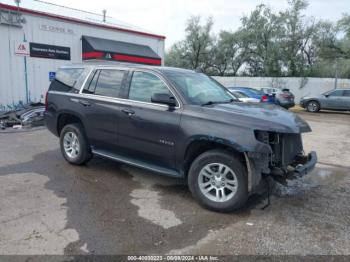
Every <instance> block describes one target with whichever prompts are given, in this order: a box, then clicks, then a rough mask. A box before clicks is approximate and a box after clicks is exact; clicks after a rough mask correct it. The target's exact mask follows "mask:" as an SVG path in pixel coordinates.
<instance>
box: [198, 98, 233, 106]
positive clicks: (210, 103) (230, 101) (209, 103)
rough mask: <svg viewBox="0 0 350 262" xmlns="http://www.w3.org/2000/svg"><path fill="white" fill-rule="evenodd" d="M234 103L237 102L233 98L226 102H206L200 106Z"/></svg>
mask: <svg viewBox="0 0 350 262" xmlns="http://www.w3.org/2000/svg"><path fill="white" fill-rule="evenodd" d="M235 101H237V100H235V99H233V98H232V99H230V100H226V101H208V102H205V103H203V104H201V106H209V105H214V104H229V103H232V102H235Z"/></svg>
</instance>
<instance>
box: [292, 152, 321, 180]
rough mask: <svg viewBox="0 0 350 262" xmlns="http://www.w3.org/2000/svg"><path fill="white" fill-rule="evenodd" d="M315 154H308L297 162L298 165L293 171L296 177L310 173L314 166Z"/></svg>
mask: <svg viewBox="0 0 350 262" xmlns="http://www.w3.org/2000/svg"><path fill="white" fill-rule="evenodd" d="M316 163H317V154H316V152H315V151H312V152H310V153H309V154H308V155H307V156H303V157H301V158H300V160H299V164H298V165H297V166H296V167H295V169H294V174H295V175H296V176H299V177H301V176H305V175H306V174H308V173H310V172H311V171H312V170H313V169H314V168H315V166H316Z"/></svg>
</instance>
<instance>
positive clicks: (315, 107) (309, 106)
mask: <svg viewBox="0 0 350 262" xmlns="http://www.w3.org/2000/svg"><path fill="white" fill-rule="evenodd" d="M320 109H321V107H320V103H319V102H317V101H315V100H311V101H309V102H307V103H306V110H307V111H308V112H311V113H316V112H318V111H320Z"/></svg>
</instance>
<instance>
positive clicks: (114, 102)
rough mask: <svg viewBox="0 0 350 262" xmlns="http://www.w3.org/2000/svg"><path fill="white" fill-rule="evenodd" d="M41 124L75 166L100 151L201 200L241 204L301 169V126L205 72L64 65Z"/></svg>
mask: <svg viewBox="0 0 350 262" xmlns="http://www.w3.org/2000/svg"><path fill="white" fill-rule="evenodd" d="M45 120H46V125H47V127H48V129H49V130H50V131H51V132H52V133H53V134H55V135H57V136H58V137H59V138H60V146H61V151H62V155H63V156H64V158H65V159H66V160H67V161H68V162H69V163H71V164H75V165H81V164H84V163H86V162H87V161H89V160H90V159H91V158H92V156H93V155H99V156H102V157H106V158H109V159H112V160H116V161H120V162H123V163H126V164H129V165H134V166H137V167H140V168H144V169H148V170H151V171H153V172H156V173H160V174H164V175H168V176H172V177H176V178H181V179H184V180H185V181H186V182H187V183H188V185H189V188H190V190H191V192H192V194H193V196H194V197H195V198H196V199H197V200H198V201H199V202H200V203H201V204H202V205H203V206H205V207H207V208H210V209H212V210H216V211H221V212H227V211H230V210H234V209H237V208H239V207H241V206H242V205H244V203H245V202H246V200H247V198H248V196H249V195H250V194H252V193H253V192H254V190H255V188H256V187H257V186H258V185H259V183H260V182H261V181H262V178H263V177H264V176H277V177H279V179H287V178H291V177H295V176H303V175H305V174H307V173H308V172H309V171H310V170H312V169H313V167H314V166H315V164H316V153H315V152H311V153H310V154H307V155H305V154H304V153H303V152H304V151H303V145H302V137H301V134H302V133H304V132H310V131H311V129H310V127H309V125H308V124H307V123H306V122H305V121H303V120H302V119H301V118H300V117H298V116H297V115H295V114H293V113H291V112H288V111H286V110H283V109H281V108H280V107H278V106H275V105H268V104H266V105H259V104H247V103H241V102H239V101H237V100H236V99H235V98H234V96H232V94H230V92H229V91H228V90H227V89H226V88H225V87H223V86H222V85H220V84H219V83H217V82H216V81H215V80H213V79H211V78H210V77H208V76H206V75H204V74H202V73H198V72H194V71H190V70H184V69H177V68H167V67H148V66H142V65H126V64H87V65H84V64H83V65H74V66H66V67H62V68H61V69H60V70H59V71H58V72H57V74H56V79H55V80H54V81H53V82H52V83H51V85H50V88H49V91H48V93H47V98H46V111H45Z"/></svg>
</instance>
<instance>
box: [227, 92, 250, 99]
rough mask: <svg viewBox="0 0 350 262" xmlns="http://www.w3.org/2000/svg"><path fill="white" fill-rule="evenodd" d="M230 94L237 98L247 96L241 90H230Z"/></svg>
mask: <svg viewBox="0 0 350 262" xmlns="http://www.w3.org/2000/svg"><path fill="white" fill-rule="evenodd" d="M231 92H232V94H233V95H234V96H235V97H238V98H249V96H247V95H246V94H244V93H242V92H239V91H231Z"/></svg>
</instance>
